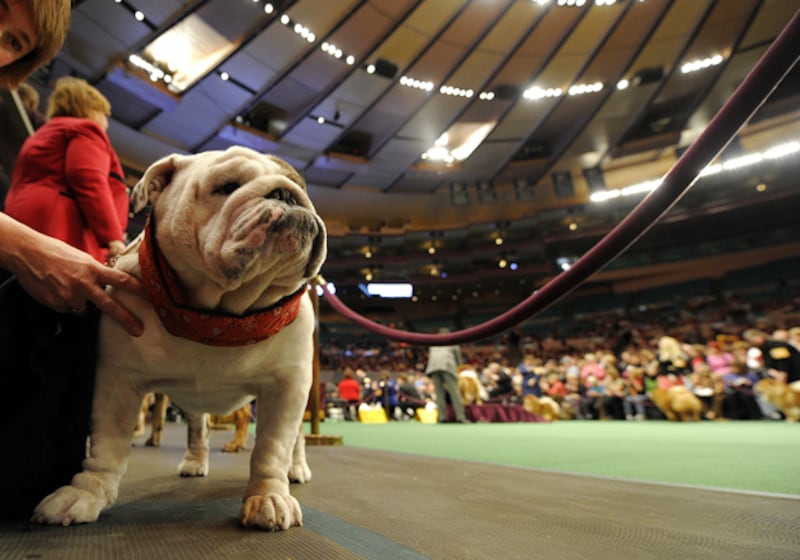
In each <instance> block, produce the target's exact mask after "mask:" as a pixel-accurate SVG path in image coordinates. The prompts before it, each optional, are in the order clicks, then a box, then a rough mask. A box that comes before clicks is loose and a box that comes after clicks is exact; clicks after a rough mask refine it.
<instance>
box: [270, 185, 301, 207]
mask: <svg viewBox="0 0 800 560" xmlns="http://www.w3.org/2000/svg"><path fill="white" fill-rule="evenodd" d="M264 198H271V199H273V200H280V201H281V202H285V203H286V204H289V205H294V204H297V199H296V198H295V197H294V195H293V194H292V193H291V192H290V191H288V190H287V189H275V190H274V191H271V192H270V193H269V194H268V195H267V196H265V197H264Z"/></svg>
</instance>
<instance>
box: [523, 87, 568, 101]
mask: <svg viewBox="0 0 800 560" xmlns="http://www.w3.org/2000/svg"><path fill="white" fill-rule="evenodd" d="M562 93H563V91H562V90H561V88H546V89H545V88H542V87H539V86H532V87H529V88H528V89H526V90H525V91H524V92H522V96H523V97H524V98H525V99H532V100H537V99H543V98H545V97H560V96H561V94H562Z"/></svg>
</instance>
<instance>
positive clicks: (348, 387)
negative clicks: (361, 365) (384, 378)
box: [337, 377, 361, 401]
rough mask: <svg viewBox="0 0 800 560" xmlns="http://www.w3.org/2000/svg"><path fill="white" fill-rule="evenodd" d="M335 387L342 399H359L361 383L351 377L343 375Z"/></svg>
mask: <svg viewBox="0 0 800 560" xmlns="http://www.w3.org/2000/svg"><path fill="white" fill-rule="evenodd" d="M337 389H338V391H339V398H340V399H342V400H343V401H358V400H361V385H359V384H358V381H356V380H355V379H353V378H351V377H345V378H344V379H342V380H341V381H339V386H338V387H337Z"/></svg>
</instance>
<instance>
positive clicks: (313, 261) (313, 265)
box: [305, 217, 328, 278]
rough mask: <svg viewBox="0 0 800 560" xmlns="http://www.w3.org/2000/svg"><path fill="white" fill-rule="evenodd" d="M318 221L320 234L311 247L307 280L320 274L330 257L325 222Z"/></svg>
mask: <svg viewBox="0 0 800 560" xmlns="http://www.w3.org/2000/svg"><path fill="white" fill-rule="evenodd" d="M317 220H318V221H319V233H317V237H316V238H315V239H314V243H313V245H312V246H311V254H310V255H309V258H308V264H307V265H306V272H305V277H306V278H313V277H314V276H316V275H317V274H319V271H320V269H321V268H322V263H324V262H325V258H326V257H327V256H328V234H327V231H326V230H325V222H323V221H322V219H321V218H319V217H318V218H317Z"/></svg>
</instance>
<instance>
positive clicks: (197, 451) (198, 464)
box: [178, 411, 209, 476]
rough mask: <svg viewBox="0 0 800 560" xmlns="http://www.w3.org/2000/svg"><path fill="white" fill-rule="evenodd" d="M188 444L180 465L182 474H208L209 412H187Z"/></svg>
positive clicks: (179, 469) (179, 470)
mask: <svg viewBox="0 0 800 560" xmlns="http://www.w3.org/2000/svg"><path fill="white" fill-rule="evenodd" d="M184 413H185V415H186V423H187V430H188V432H189V433H188V437H187V440H188V445H187V447H186V453H185V454H184V456H183V461H181V464H180V465H178V472H179V473H180V474H181V476H208V449H209V443H208V414H204V413H200V414H198V413H196V412H187V411H184Z"/></svg>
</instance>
